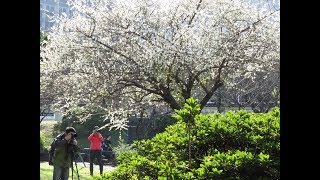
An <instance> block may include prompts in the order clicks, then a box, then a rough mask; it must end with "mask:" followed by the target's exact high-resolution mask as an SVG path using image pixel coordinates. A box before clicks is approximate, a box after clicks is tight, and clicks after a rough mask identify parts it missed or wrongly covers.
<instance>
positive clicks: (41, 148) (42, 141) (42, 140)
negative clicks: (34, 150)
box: [40, 131, 46, 151]
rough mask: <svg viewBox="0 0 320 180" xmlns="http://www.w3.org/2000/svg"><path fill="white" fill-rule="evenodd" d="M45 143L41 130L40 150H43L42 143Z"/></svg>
mask: <svg viewBox="0 0 320 180" xmlns="http://www.w3.org/2000/svg"><path fill="white" fill-rule="evenodd" d="M45 143H46V138H45V136H44V134H43V132H41V131H40V151H43V150H44V144H45Z"/></svg>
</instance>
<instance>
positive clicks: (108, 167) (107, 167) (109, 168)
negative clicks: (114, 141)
mask: <svg viewBox="0 0 320 180" xmlns="http://www.w3.org/2000/svg"><path fill="white" fill-rule="evenodd" d="M84 164H85V165H86V168H88V169H89V167H90V163H88V162H84ZM77 166H78V168H83V167H84V165H83V162H77ZM93 169H97V170H99V165H95V164H93ZM115 169H117V167H113V166H110V165H104V166H103V172H107V171H113V170H115Z"/></svg>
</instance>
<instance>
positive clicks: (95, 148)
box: [88, 126, 103, 176]
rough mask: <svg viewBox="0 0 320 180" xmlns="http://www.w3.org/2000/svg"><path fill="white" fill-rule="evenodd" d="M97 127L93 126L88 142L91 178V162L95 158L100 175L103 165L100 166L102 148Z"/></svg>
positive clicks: (100, 136)
mask: <svg viewBox="0 0 320 180" xmlns="http://www.w3.org/2000/svg"><path fill="white" fill-rule="evenodd" d="M98 129H99V127H98V126H95V129H94V130H93V132H92V133H91V134H90V135H89V137H88V140H89V141H90V175H91V176H93V161H94V159H95V158H97V160H98V163H99V167H100V175H101V176H102V173H103V164H102V147H101V143H102V141H103V137H102V135H101V134H100V132H99V130H98Z"/></svg>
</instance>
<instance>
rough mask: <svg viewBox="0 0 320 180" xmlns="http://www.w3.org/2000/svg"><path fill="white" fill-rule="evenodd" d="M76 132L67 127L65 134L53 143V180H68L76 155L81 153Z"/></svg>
mask: <svg viewBox="0 0 320 180" xmlns="http://www.w3.org/2000/svg"><path fill="white" fill-rule="evenodd" d="M76 136H77V134H76V130H75V129H74V128H73V127H67V128H66V130H65V133H63V134H60V135H58V136H57V137H56V138H55V139H54V142H53V144H52V145H53V146H51V148H52V147H54V152H53V157H52V162H49V163H52V164H53V180H60V179H61V180H68V178H69V169H70V167H71V166H72V159H73V157H74V154H76V153H79V151H80V148H79V147H78V145H77V144H78V143H77V140H76V139H75V137H76Z"/></svg>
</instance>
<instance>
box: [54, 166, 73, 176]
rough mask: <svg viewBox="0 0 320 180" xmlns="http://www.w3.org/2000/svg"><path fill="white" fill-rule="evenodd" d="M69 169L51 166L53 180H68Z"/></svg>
mask: <svg viewBox="0 0 320 180" xmlns="http://www.w3.org/2000/svg"><path fill="white" fill-rule="evenodd" d="M68 178H69V167H60V166H56V165H54V166H53V180H68Z"/></svg>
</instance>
